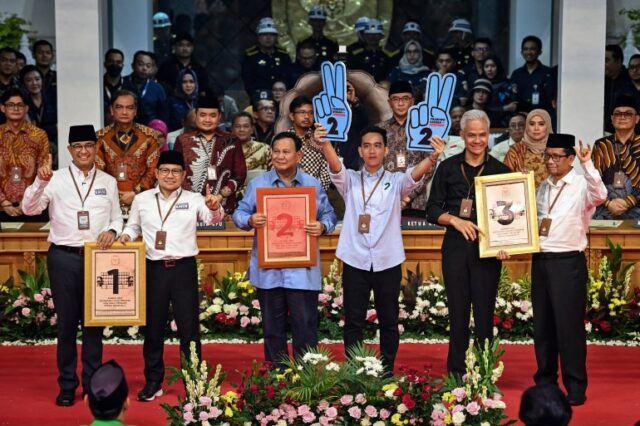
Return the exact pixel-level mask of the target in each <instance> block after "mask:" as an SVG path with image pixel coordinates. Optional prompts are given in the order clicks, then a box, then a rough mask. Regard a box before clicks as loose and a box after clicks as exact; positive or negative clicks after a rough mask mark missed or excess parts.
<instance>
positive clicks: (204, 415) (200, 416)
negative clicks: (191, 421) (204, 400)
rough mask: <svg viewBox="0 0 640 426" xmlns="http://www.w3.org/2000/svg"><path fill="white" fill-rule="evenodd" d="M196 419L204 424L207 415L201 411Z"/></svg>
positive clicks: (207, 418) (207, 417)
mask: <svg viewBox="0 0 640 426" xmlns="http://www.w3.org/2000/svg"><path fill="white" fill-rule="evenodd" d="M198 417H199V418H200V421H201V422H204V421H206V420H209V413H207V412H206V411H201V412H200V415H199V416H198Z"/></svg>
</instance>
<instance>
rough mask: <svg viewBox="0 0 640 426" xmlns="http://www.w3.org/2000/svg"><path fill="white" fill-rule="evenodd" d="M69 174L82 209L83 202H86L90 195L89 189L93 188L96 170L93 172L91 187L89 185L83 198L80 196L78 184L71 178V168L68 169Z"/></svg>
mask: <svg viewBox="0 0 640 426" xmlns="http://www.w3.org/2000/svg"><path fill="white" fill-rule="evenodd" d="M69 174H70V175H71V180H72V181H73V186H75V187H76V192H77V193H78V197H79V198H80V203H81V204H82V208H83V209H84V202H85V201H87V198H88V197H89V194H90V193H91V188H93V182H95V181H96V175H97V174H98V170H97V169H96V170H94V171H93V177H92V178H91V185H89V189H88V190H87V193H86V194H84V198H83V197H82V194H80V188H78V184H77V183H76V178H74V177H73V172H72V171H71V167H69Z"/></svg>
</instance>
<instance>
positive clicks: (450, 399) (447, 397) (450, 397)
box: [442, 392, 456, 404]
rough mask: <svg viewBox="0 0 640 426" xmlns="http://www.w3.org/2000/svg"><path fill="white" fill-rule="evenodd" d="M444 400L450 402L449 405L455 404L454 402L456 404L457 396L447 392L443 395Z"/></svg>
mask: <svg viewBox="0 0 640 426" xmlns="http://www.w3.org/2000/svg"><path fill="white" fill-rule="evenodd" d="M442 400H443V401H445V402H448V403H449V404H453V403H454V402H456V396H455V395H453V394H452V393H451V392H445V393H444V395H442Z"/></svg>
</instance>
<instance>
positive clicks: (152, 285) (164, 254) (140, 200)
mask: <svg viewBox="0 0 640 426" xmlns="http://www.w3.org/2000/svg"><path fill="white" fill-rule="evenodd" d="M185 176H186V172H185V169H184V159H183V157H182V153H180V152H177V151H165V152H163V153H162V154H160V159H159V160H158V166H157V169H156V177H157V179H158V186H157V187H156V188H153V189H150V190H148V191H144V192H142V193H140V194H138V195H136V197H135V198H134V200H133V204H132V206H131V213H130V215H129V221H128V222H127V226H126V227H125V229H124V231H123V233H122V236H121V237H120V242H122V243H125V244H126V243H127V242H129V241H133V240H135V239H136V238H138V236H140V235H142V239H143V240H144V243H145V247H146V253H147V326H146V330H145V336H144V346H143V354H144V376H145V380H146V384H145V386H144V388H143V389H142V390H141V391H140V392H139V393H138V400H139V401H153V400H154V399H155V397H156V396H162V381H163V380H164V362H163V360H162V354H163V352H164V332H165V328H166V326H167V317H168V315H169V302H171V305H172V308H173V317H174V318H175V321H176V324H177V326H178V334H179V336H180V351H181V352H182V353H183V354H184V355H185V356H187V357H188V356H189V345H190V343H191V342H196V347H197V350H198V355H200V325H199V320H198V271H197V268H196V258H195V256H196V255H197V254H198V244H197V241H196V224H197V222H198V221H203V222H205V223H207V224H214V223H217V222H220V221H221V220H222V218H223V217H224V211H223V210H222V208H221V207H220V200H221V198H222V197H221V196H219V195H211V194H210V193H207V194H206V196H205V197H203V196H202V195H200V194H196V193H195V192H191V191H187V190H184V189H182V182H183V181H184V178H185Z"/></svg>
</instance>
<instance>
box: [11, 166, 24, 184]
mask: <svg viewBox="0 0 640 426" xmlns="http://www.w3.org/2000/svg"><path fill="white" fill-rule="evenodd" d="M11 182H13V183H19V182H22V168H21V167H18V166H14V167H12V168H11Z"/></svg>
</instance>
